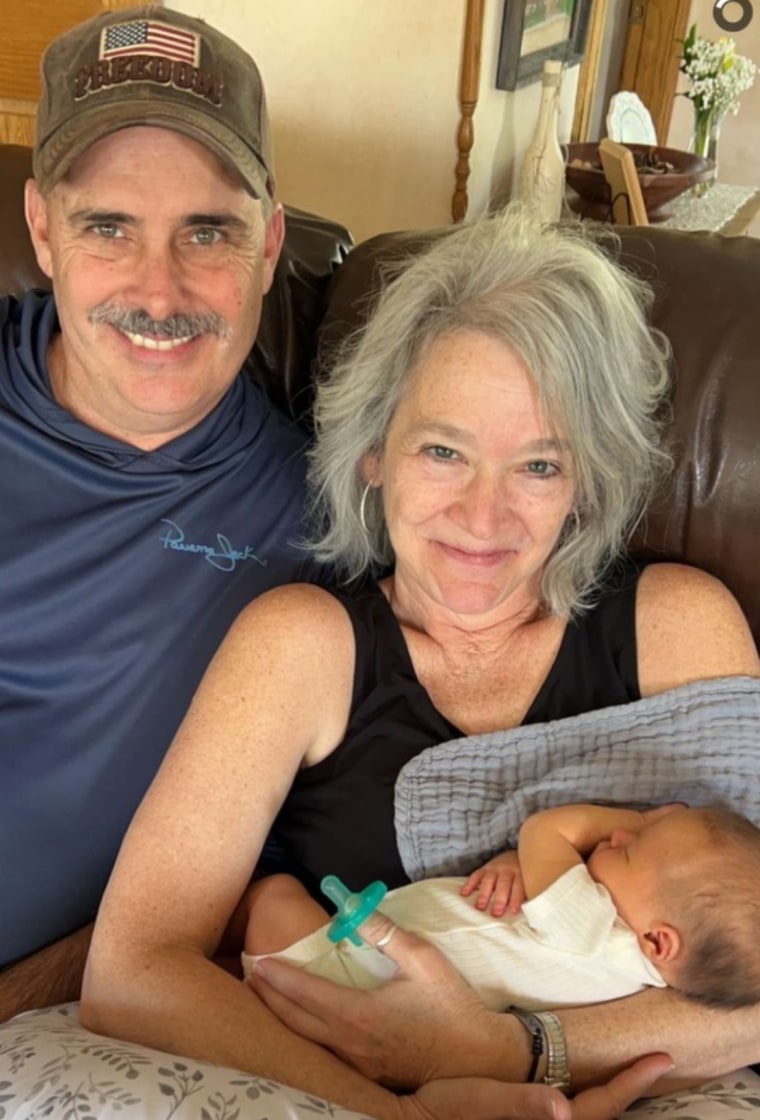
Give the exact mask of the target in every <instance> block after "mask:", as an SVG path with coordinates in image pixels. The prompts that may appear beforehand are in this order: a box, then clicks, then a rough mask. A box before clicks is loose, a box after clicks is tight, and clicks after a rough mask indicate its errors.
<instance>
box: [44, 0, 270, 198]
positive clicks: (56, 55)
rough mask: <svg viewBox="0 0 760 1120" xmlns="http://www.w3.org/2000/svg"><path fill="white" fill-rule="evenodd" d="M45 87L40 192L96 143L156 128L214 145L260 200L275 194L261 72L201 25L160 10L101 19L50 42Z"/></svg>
mask: <svg viewBox="0 0 760 1120" xmlns="http://www.w3.org/2000/svg"><path fill="white" fill-rule="evenodd" d="M42 84H43V92H42V97H41V99H40V103H39V106H38V109H37V142H36V144H35V148H34V154H33V166H34V176H35V178H36V180H37V182H38V183H39V186H40V189H41V190H42V191H43V192H45V191H47V190H48V189H49V188H50V187H52V186H53V185H54V184H55V183H56V182H57V181H58V180H59V179H60V178H61V177H62V176H63V175H65V173H66V171H67V170H68V169H69V167H70V166H71V164H72V163H73V162H74V160H75V159H77V157H78V156H80V155H81V154H82V153H83V152H84V151H86V149H87V148H89V147H90V145H91V144H93V143H94V142H95V141H96V140H100V139H101V138H102V137H103V136H107V135H109V134H110V133H112V132H116V131H117V130H118V129H121V128H128V127H130V126H131V125H155V126H158V127H161V128H169V129H173V130H174V131H176V132H181V133H183V134H184V135H186V136H189V137H190V138H191V139H193V140H197V141H199V142H200V143H201V144H204V145H205V146H206V147H207V148H210V149H211V151H212V152H214V153H215V154H216V155H217V156H218V157H219V158H220V159H221V160H222V161H223V162H224V163H226V164H228V165H229V166H231V167H232V168H233V169H234V170H235V171H237V172H238V174H239V175H240V176H241V177H242V178H243V180H244V181H245V184H246V187H247V189H248V190H249V191H250V192H251V194H253V195H254V196H255V197H256V198H264V197H265V196H266V195H273V194H274V179H273V173H272V151H271V144H270V139H269V121H268V118H267V110H266V100H265V96H264V87H263V84H262V81H261V75H260V73H259V71H258V68H257V66H256V63H255V62H254V61H253V59H252V58H251V56H250V55H249V54H247V53H246V52H245V51H244V50H243V49H242V48H241V47H239V46H238V45H237V43H234V42H233V41H232V40H231V39H229V38H227V36H226V35H223V34H222V33H221V31H217V30H216V29H215V28H213V27H210V26H209V25H208V24H207V23H204V22H203V20H199V19H195V18H193V17H192V16H187V15H185V14H184V13H182V12H175V11H172V10H171V9H170V8H164V7H160V6H159V5H157V4H147V5H143V6H142V7H138V8H128V9H124V10H121V11H108V12H104V13H103V14H102V15H99V16H96V17H95V18H94V19H90V20H87V21H86V22H85V23H80V24H78V25H77V26H76V27H72V28H71V30H69V31H65V32H64V33H63V34H62V35H59V36H58V38H57V39H54V40H53V42H52V43H51V44H50V45H49V46H48V48H47V50H46V51H45V54H44V55H43V58H42Z"/></svg>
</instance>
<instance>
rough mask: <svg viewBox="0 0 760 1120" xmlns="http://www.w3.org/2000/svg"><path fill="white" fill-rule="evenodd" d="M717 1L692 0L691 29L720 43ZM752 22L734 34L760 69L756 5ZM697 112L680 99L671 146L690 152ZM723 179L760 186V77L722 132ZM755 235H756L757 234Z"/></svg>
mask: <svg viewBox="0 0 760 1120" xmlns="http://www.w3.org/2000/svg"><path fill="white" fill-rule="evenodd" d="M712 8H713V0H691V12H690V18H689V26H691V24H692V23H696V25H697V31H698V33H699V34H700V35H702V36H703V37H704V38H705V39H718V38H720V36H721V35H726V34H728V33H727V32H725V31H721V29H720V28H719V27H718V25H717V24H716V23H715V21H714V20H713V18H712ZM754 9H755V14H754V18H753V20H752V22H751V23H750V24H749V26H748V27H746V28H745V29H744V30H743V31H738V32H734V33H732V35H731V38H733V39H734V41H735V42H736V49H737V51H738V52H739V54H743V55H746V56H747V57H748V58H750V59H752V61H753V62H754V63H756V64H757V65H758V66H760V4H758V3H756V4H755V5H754ZM679 77H680V83H679V87H678V88H679V89H687V88H688V82H687V81H686V80H685V79H684V78H683V76H682V75H680V76H679ZM692 118H693V111H692V107H691V102H690V101H689V100H688V98H686V97H676V103H675V107H674V110H673V120H672V122H671V126H670V132H669V133H668V144H669V145H670V146H671V147H674V148H686V147H687V146H688V143H689V137H690V135H691V126H692ZM719 176H720V178H721V179H722V180H723V181H724V182H726V183H742V184H746V185H748V186H750V185H755V186H760V77H758V78H756V79H755V84H754V85H753V87H752V89H750V90H748V91H747V92H746V93H744V94H742V97H741V102H740V105H739V112H738V114H737V116H735V117H731V116H729V117H726V121H725V124H724V125H723V128H722V130H721V138H720V148H719ZM753 232H754V231H753Z"/></svg>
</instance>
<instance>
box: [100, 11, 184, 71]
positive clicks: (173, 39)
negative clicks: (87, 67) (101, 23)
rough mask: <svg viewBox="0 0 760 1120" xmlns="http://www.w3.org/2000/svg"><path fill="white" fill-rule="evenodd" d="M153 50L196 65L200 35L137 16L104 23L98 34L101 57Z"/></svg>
mask: <svg viewBox="0 0 760 1120" xmlns="http://www.w3.org/2000/svg"><path fill="white" fill-rule="evenodd" d="M135 54H155V55H161V56H162V57H163V58H173V59H176V60H177V61H178V62H189V63H190V65H191V66H197V65H198V60H199V57H200V36H199V35H195V34H194V33H193V32H192V31H184V30H182V29H181V28H179V27H173V26H172V25H171V24H170V23H161V22H160V21H159V20H153V19H139V20H134V21H133V22H131V23H117V24H114V25H112V26H111V27H106V28H104V29H103V32H102V34H101V37H100V55H99V57H100V58H101V59H106V58H118V57H119V56H121V55H135Z"/></svg>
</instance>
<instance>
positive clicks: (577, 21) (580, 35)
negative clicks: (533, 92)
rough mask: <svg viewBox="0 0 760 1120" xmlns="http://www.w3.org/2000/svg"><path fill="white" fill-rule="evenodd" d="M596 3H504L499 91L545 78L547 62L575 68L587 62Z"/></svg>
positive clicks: (559, 0) (518, 0)
mask: <svg viewBox="0 0 760 1120" xmlns="http://www.w3.org/2000/svg"><path fill="white" fill-rule="evenodd" d="M591 3H592V0H504V16H503V18H502V24H501V39H500V41H499V63H498V68H497V71H496V88H497V89H518V88H519V87H520V86H527V85H530V83H531V82H535V81H537V80H538V79H539V78H540V76H541V71H542V70H543V67H544V62H546V60H547V59H548V58H558V59H560V61H562V62H564V63H565V65H566V66H574V65H576V64H577V63H578V62H580V60H581V59H582V58H583V52H584V50H585V47H586V33H587V31H588V21H589V15H590V12H591Z"/></svg>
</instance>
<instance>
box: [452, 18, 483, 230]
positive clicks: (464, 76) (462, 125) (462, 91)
mask: <svg viewBox="0 0 760 1120" xmlns="http://www.w3.org/2000/svg"><path fill="white" fill-rule="evenodd" d="M484 9H485V0H467V14H466V16H465V26H464V42H463V44H462V71H461V74H460V79H459V107H460V109H461V114H462V115H461V117H460V119H459V128H458V129H457V149H458V153H459V155H458V158H457V165H456V172H455V173H456V188H455V190H454V197H453V198H452V200H451V216H452V218H453V219H454V221H455V222H461V221H462V220H463V219H464V217H465V215H466V213H467V201H468V200H467V180H468V179H469V177H470V152H471V151H472V145H473V141H474V139H475V130H474V128H473V123H472V118H473V114H474V112H475V107H476V105H477V104H478V90H479V88H480V53H481V47H482V42H483V11H484Z"/></svg>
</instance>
